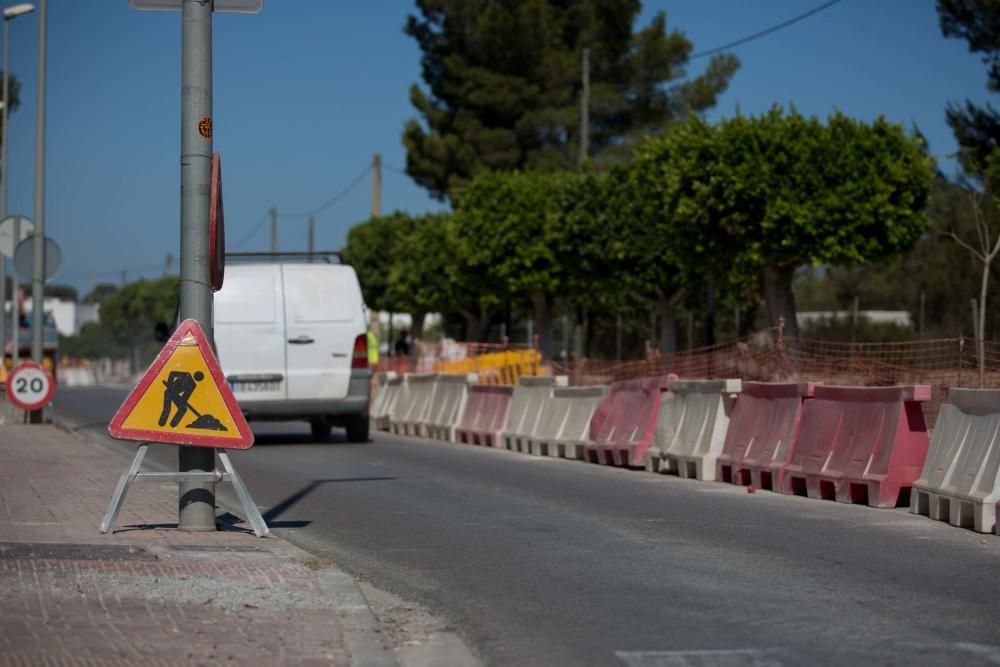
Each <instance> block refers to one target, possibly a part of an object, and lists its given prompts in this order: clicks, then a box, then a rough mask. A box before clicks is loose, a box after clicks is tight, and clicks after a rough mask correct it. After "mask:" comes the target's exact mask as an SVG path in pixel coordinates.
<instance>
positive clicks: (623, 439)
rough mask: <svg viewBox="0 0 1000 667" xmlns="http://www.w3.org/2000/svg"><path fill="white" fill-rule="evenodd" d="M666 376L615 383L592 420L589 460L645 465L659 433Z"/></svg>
mask: <svg viewBox="0 0 1000 667" xmlns="http://www.w3.org/2000/svg"><path fill="white" fill-rule="evenodd" d="M666 390H667V378H666V377H654V378H642V379H639V380H623V381H621V382H614V383H612V385H611V393H609V394H608V395H607V396H605V397H604V398H603V399H602V400H601V402H600V404H599V405H598V406H597V410H596V411H595V412H594V416H593V418H592V419H591V421H590V439H591V441H592V442H590V443H589V444H588V445H587V460H588V461H590V462H592V463H603V464H606V465H618V466H635V467H643V466H644V465H645V462H646V450H647V449H649V446H650V445H651V444H652V442H653V438H654V436H655V435H656V419H657V417H658V416H659V414H660V396H661V395H662V394H663V392H664V391H666Z"/></svg>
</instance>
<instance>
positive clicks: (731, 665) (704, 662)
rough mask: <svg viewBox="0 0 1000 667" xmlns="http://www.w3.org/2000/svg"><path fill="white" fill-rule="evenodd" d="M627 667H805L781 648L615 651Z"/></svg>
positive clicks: (793, 654) (792, 653) (794, 656)
mask: <svg viewBox="0 0 1000 667" xmlns="http://www.w3.org/2000/svg"><path fill="white" fill-rule="evenodd" d="M615 655H616V656H618V658H619V659H621V661H622V662H624V663H625V664H626V665H628V667H784V666H785V665H795V664H804V663H803V661H802V660H800V659H799V658H800V657H801V656H797V655H796V654H795V653H794V652H792V651H788V650H786V649H778V648H766V649H756V648H746V649H731V650H718V651H616V652H615Z"/></svg>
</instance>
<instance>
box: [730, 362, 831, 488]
mask: <svg viewBox="0 0 1000 667" xmlns="http://www.w3.org/2000/svg"><path fill="white" fill-rule="evenodd" d="M814 391H815V386H814V385H812V384H794V383H772V382H745V383H743V393H741V394H740V396H739V398H737V399H736V406H735V407H734V408H733V414H732V416H731V417H730V419H729V430H728V431H727V432H726V442H725V444H724V445H723V447H722V453H721V454H720V455H719V459H718V461H717V462H716V468H717V470H716V479H718V480H721V481H723V482H729V483H732V484H742V485H743V486H747V485H751V484H752V485H753V486H755V487H757V488H758V489H766V490H768V491H776V490H779V489H781V488H782V484H781V482H782V475H783V472H784V469H785V466H786V465H788V462H789V460H790V459H791V456H792V452H793V449H794V447H795V441H796V438H797V436H798V433H799V423H800V418H801V416H802V402H803V401H804V400H806V399H809V398H812V396H813V392H814Z"/></svg>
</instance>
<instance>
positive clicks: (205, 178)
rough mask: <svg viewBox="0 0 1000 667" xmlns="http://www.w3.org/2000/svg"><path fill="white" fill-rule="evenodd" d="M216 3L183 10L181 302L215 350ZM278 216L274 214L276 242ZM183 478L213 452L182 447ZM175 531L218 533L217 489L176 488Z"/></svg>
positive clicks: (206, 464)
mask: <svg viewBox="0 0 1000 667" xmlns="http://www.w3.org/2000/svg"><path fill="white" fill-rule="evenodd" d="M212 133H213V128H212V3H211V2H201V1H200V0H183V2H182V5H181V160H180V162H181V302H180V319H181V321H184V320H187V319H194V320H197V321H198V324H200V325H201V328H202V329H203V330H204V331H205V335H206V336H207V337H208V340H209V343H210V344H211V345H213V346H214V339H215V335H214V334H215V332H214V328H213V326H212V289H211V287H210V285H211V284H212V281H211V276H210V275H209V271H210V265H211V258H210V257H209V252H208V248H209V245H208V227H209V222H208V218H209V206H210V197H211V195H210V193H211V184H212V145H213V144H212ZM275 218H276V213H275V210H274V209H271V220H272V242H273V240H274V236H273V234H274V227H273V225H274V220H275ZM177 462H178V469H179V470H180V472H182V473H185V472H206V473H210V472H213V471H214V470H215V450H214V449H212V448H211V447H184V446H182V447H179V448H178V461H177ZM177 527H178V528H179V529H180V530H183V531H192V532H194V531H214V530H215V483H214V482H179V483H178V521H177Z"/></svg>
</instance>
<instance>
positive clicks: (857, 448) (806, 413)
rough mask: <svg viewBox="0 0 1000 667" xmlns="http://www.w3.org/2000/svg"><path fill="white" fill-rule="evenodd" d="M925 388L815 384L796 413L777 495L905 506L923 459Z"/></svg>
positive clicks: (928, 395)
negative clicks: (812, 395) (796, 428)
mask: <svg viewBox="0 0 1000 667" xmlns="http://www.w3.org/2000/svg"><path fill="white" fill-rule="evenodd" d="M930 397H931V389H930V387H929V386H928V385H909V386H897V387H829V386H824V385H819V386H817V387H816V392H815V398H814V399H813V400H811V401H807V402H806V403H805V405H804V406H803V408H802V421H801V424H800V426H799V434H798V438H797V440H796V443H795V447H794V448H793V449H794V450H793V453H792V456H791V458H790V460H789V463H788V465H787V466H786V467H785V470H784V475H783V477H782V492H783V493H786V494H795V495H808V496H809V497H810V498H823V499H826V500H836V501H838V502H842V503H860V504H866V505H870V506H872V507H897V506H904V505H905V506H908V505H909V504H910V489H911V488H912V486H913V483H914V481H916V480H917V479H918V478H919V477H920V473H921V471H922V470H923V466H924V459H925V458H926V456H927V448H928V444H929V441H928V438H927V425H926V424H925V423H924V414H923V412H922V411H921V409H920V403H921V402H923V401H927V400H929V399H930Z"/></svg>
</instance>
